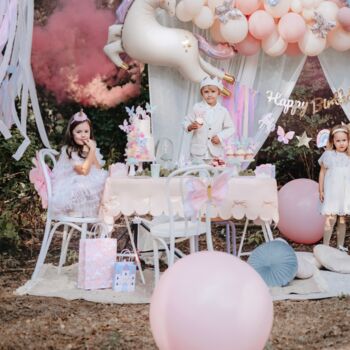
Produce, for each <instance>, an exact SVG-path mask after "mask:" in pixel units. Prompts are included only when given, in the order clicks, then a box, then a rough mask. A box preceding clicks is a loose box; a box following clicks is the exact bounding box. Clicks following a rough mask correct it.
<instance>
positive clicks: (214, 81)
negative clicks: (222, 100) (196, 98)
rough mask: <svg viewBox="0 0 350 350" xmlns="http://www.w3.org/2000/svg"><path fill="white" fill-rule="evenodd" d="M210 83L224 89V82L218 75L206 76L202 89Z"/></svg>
mask: <svg viewBox="0 0 350 350" xmlns="http://www.w3.org/2000/svg"><path fill="white" fill-rule="evenodd" d="M208 85H212V86H216V87H217V88H218V89H219V90H222V89H223V85H222V82H221V80H220V79H218V78H217V77H215V78H211V77H205V78H204V79H203V80H202V81H201V85H200V89H202V88H203V87H204V86H208Z"/></svg>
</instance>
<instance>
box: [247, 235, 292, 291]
mask: <svg viewBox="0 0 350 350" xmlns="http://www.w3.org/2000/svg"><path fill="white" fill-rule="evenodd" d="M248 263H249V264H250V265H251V266H252V267H253V268H254V269H255V271H256V272H258V273H259V275H260V276H261V277H262V279H263V280H264V281H265V283H266V284H267V285H268V286H269V287H282V286H285V285H287V284H288V283H289V282H290V281H292V280H293V279H294V277H295V275H296V274H297V271H298V260H297V256H296V254H295V252H294V250H293V249H292V248H291V247H290V246H289V245H288V244H287V243H285V242H282V241H272V242H267V243H264V244H262V245H260V246H259V247H258V248H256V249H254V250H253V252H252V254H251V255H250V257H249V259H248Z"/></svg>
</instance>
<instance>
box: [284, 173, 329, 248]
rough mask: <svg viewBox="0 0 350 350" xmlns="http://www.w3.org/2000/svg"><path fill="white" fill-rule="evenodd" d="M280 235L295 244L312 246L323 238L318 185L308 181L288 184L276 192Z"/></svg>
mask: <svg viewBox="0 0 350 350" xmlns="http://www.w3.org/2000/svg"><path fill="white" fill-rule="evenodd" d="M278 204H279V215H280V220H279V222H278V225H277V226H278V228H279V230H280V231H281V233H282V234H283V235H284V236H285V237H287V238H288V239H290V240H292V241H293V242H296V243H304V244H313V243H316V242H318V241H319V240H320V239H321V238H322V236H323V229H324V221H325V219H324V217H323V216H322V215H321V214H320V200H319V195H318V183H317V182H315V181H312V180H309V179H297V180H293V181H291V182H288V183H287V184H286V185H284V186H283V187H282V188H281V189H280V190H279V192H278Z"/></svg>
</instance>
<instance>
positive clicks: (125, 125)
mask: <svg viewBox="0 0 350 350" xmlns="http://www.w3.org/2000/svg"><path fill="white" fill-rule="evenodd" d="M119 129H121V130H123V131H124V132H126V133H129V132H130V125H129V124H128V121H127V120H126V119H124V121H123V124H121V125H119Z"/></svg>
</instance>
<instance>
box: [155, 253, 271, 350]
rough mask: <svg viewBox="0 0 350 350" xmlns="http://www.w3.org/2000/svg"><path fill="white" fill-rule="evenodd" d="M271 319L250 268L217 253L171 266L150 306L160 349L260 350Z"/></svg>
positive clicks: (265, 292)
mask: <svg viewBox="0 0 350 350" xmlns="http://www.w3.org/2000/svg"><path fill="white" fill-rule="evenodd" d="M272 321H273V304H272V298H271V295H270V292H269V289H268V287H267V286H266V284H265V282H264V281H263V280H262V278H261V277H260V276H259V274H258V273H257V272H256V271H255V270H254V269H253V268H252V267H251V266H250V265H248V264H247V263H245V262H244V261H241V260H240V259H238V258H236V257H234V256H232V255H229V254H226V253H222V252H200V253H195V254H191V255H188V256H186V257H185V258H182V259H181V260H179V261H178V262H176V263H175V264H174V265H173V266H172V267H171V268H169V269H168V270H167V271H166V272H165V273H164V274H163V276H162V277H161V279H160V281H159V283H158V284H157V286H156V288H155V290H154V292H153V296H152V300H151V306H150V322H151V330H152V334H153V336H154V339H155V342H156V344H157V345H158V347H159V349H160V350H175V349H201V350H212V349H220V350H232V349H237V350H238V349H239V350H248V349H250V350H251V349H263V348H264V345H265V343H266V341H267V339H268V337H269V334H270V331H271V327H272ZM253 335H254V336H253Z"/></svg>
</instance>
